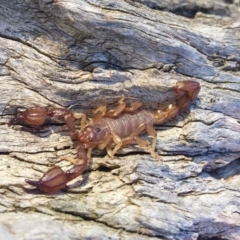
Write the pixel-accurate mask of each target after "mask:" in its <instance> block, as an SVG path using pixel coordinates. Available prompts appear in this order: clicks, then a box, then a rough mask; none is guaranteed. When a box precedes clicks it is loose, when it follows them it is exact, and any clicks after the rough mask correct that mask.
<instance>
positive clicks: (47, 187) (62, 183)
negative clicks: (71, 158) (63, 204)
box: [26, 145, 91, 193]
mask: <svg viewBox="0 0 240 240" xmlns="http://www.w3.org/2000/svg"><path fill="white" fill-rule="evenodd" d="M77 150H78V153H77V161H76V164H75V165H74V166H73V167H72V168H71V169H69V170H67V171H66V172H64V171H63V170H62V169H61V168H60V167H58V166H55V167H53V168H52V169H50V170H48V171H47V172H46V173H45V174H44V175H43V176H42V177H41V178H40V180H38V181H33V180H29V179H26V182H27V183H28V184H30V185H31V186H34V187H36V188H38V189H39V190H41V191H43V192H45V193H55V192H57V191H59V190H61V189H62V188H64V187H66V184H67V183H68V182H70V181H71V180H73V179H74V178H76V177H78V176H79V175H81V174H82V173H83V171H84V170H85V169H86V167H87V164H88V161H89V159H90V154H91V150H89V151H88V153H87V154H86V152H85V149H84V148H83V147H82V146H81V145H79V146H78V147H77Z"/></svg>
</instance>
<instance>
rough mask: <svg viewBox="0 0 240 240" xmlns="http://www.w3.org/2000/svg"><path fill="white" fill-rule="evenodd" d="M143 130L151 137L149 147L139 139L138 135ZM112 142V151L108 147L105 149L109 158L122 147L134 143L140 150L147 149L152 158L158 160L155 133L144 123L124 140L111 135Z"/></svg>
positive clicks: (151, 127) (144, 141)
mask: <svg viewBox="0 0 240 240" xmlns="http://www.w3.org/2000/svg"><path fill="white" fill-rule="evenodd" d="M145 130H146V131H147V133H148V134H149V135H150V136H151V137H153V142H152V144H151V145H150V144H149V143H148V142H147V141H146V140H144V139H142V138H140V137H139V134H141V133H142V132H144V131H145ZM112 140H113V142H114V144H115V147H114V148H113V149H112V148H111V147H110V146H108V147H107V153H108V155H109V156H110V157H111V158H113V157H114V155H115V154H116V152H117V151H118V150H119V149H120V148H121V147H122V146H125V145H129V144H131V143H133V142H136V143H137V144H138V145H139V146H140V147H142V148H148V151H149V152H150V153H151V155H152V156H153V158H158V154H157V153H156V152H155V147H156V141H157V132H156V130H155V129H154V128H153V126H152V125H149V124H145V123H144V124H141V125H140V126H139V127H138V128H137V129H136V130H135V131H134V132H133V133H132V134H131V135H130V136H129V137H126V138H124V139H120V138H119V137H118V136H117V135H116V134H112Z"/></svg>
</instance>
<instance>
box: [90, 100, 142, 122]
mask: <svg viewBox="0 0 240 240" xmlns="http://www.w3.org/2000/svg"><path fill="white" fill-rule="evenodd" d="M124 100H125V98H124V97H122V98H121V99H120V100H119V101H118V104H119V105H118V106H117V107H116V108H114V109H110V110H109V111H107V107H106V106H100V107H99V108H97V109H96V110H95V111H94V114H96V113H98V112H100V114H99V115H97V116H96V117H95V118H94V119H93V122H96V121H98V120H100V119H101V118H103V117H110V118H114V117H117V116H118V115H119V114H120V113H123V112H128V113H130V112H134V111H136V110H137V109H139V108H140V107H141V106H142V103H140V102H133V103H130V106H129V107H126V103H125V102H124Z"/></svg>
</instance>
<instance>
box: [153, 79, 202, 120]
mask: <svg viewBox="0 0 240 240" xmlns="http://www.w3.org/2000/svg"><path fill="white" fill-rule="evenodd" d="M200 88H201V87H200V84H199V83H198V82H195V81H179V82H177V83H176V86H175V87H174V90H175V92H176V94H177V95H178V96H179V99H178V100H177V102H176V104H174V105H173V104H170V105H169V106H168V107H167V108H165V109H164V110H157V111H154V112H153V115H154V117H155V121H156V124H161V123H163V122H165V121H167V120H169V119H172V118H173V117H175V116H176V115H177V114H178V113H179V112H181V111H183V110H185V109H186V108H187V107H188V106H189V105H190V104H191V102H192V101H193V100H194V99H195V98H196V97H197V95H198V93H199V91H200Z"/></svg>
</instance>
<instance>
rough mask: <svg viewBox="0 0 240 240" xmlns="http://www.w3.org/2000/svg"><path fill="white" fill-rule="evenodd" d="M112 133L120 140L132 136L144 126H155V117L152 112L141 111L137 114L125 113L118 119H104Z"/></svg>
mask: <svg viewBox="0 0 240 240" xmlns="http://www.w3.org/2000/svg"><path fill="white" fill-rule="evenodd" d="M103 120H104V121H106V124H107V125H108V127H109V129H110V131H111V132H113V133H115V134H116V135H118V136H119V137H120V138H125V137H128V136H130V135H131V134H132V133H133V132H134V131H135V130H136V129H137V128H138V127H139V126H140V125H142V124H149V125H153V124H154V117H153V115H152V113H151V112H150V111H147V110H141V111H139V112H137V113H132V114H131V113H124V114H122V115H120V116H119V117H117V118H104V119H103Z"/></svg>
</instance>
